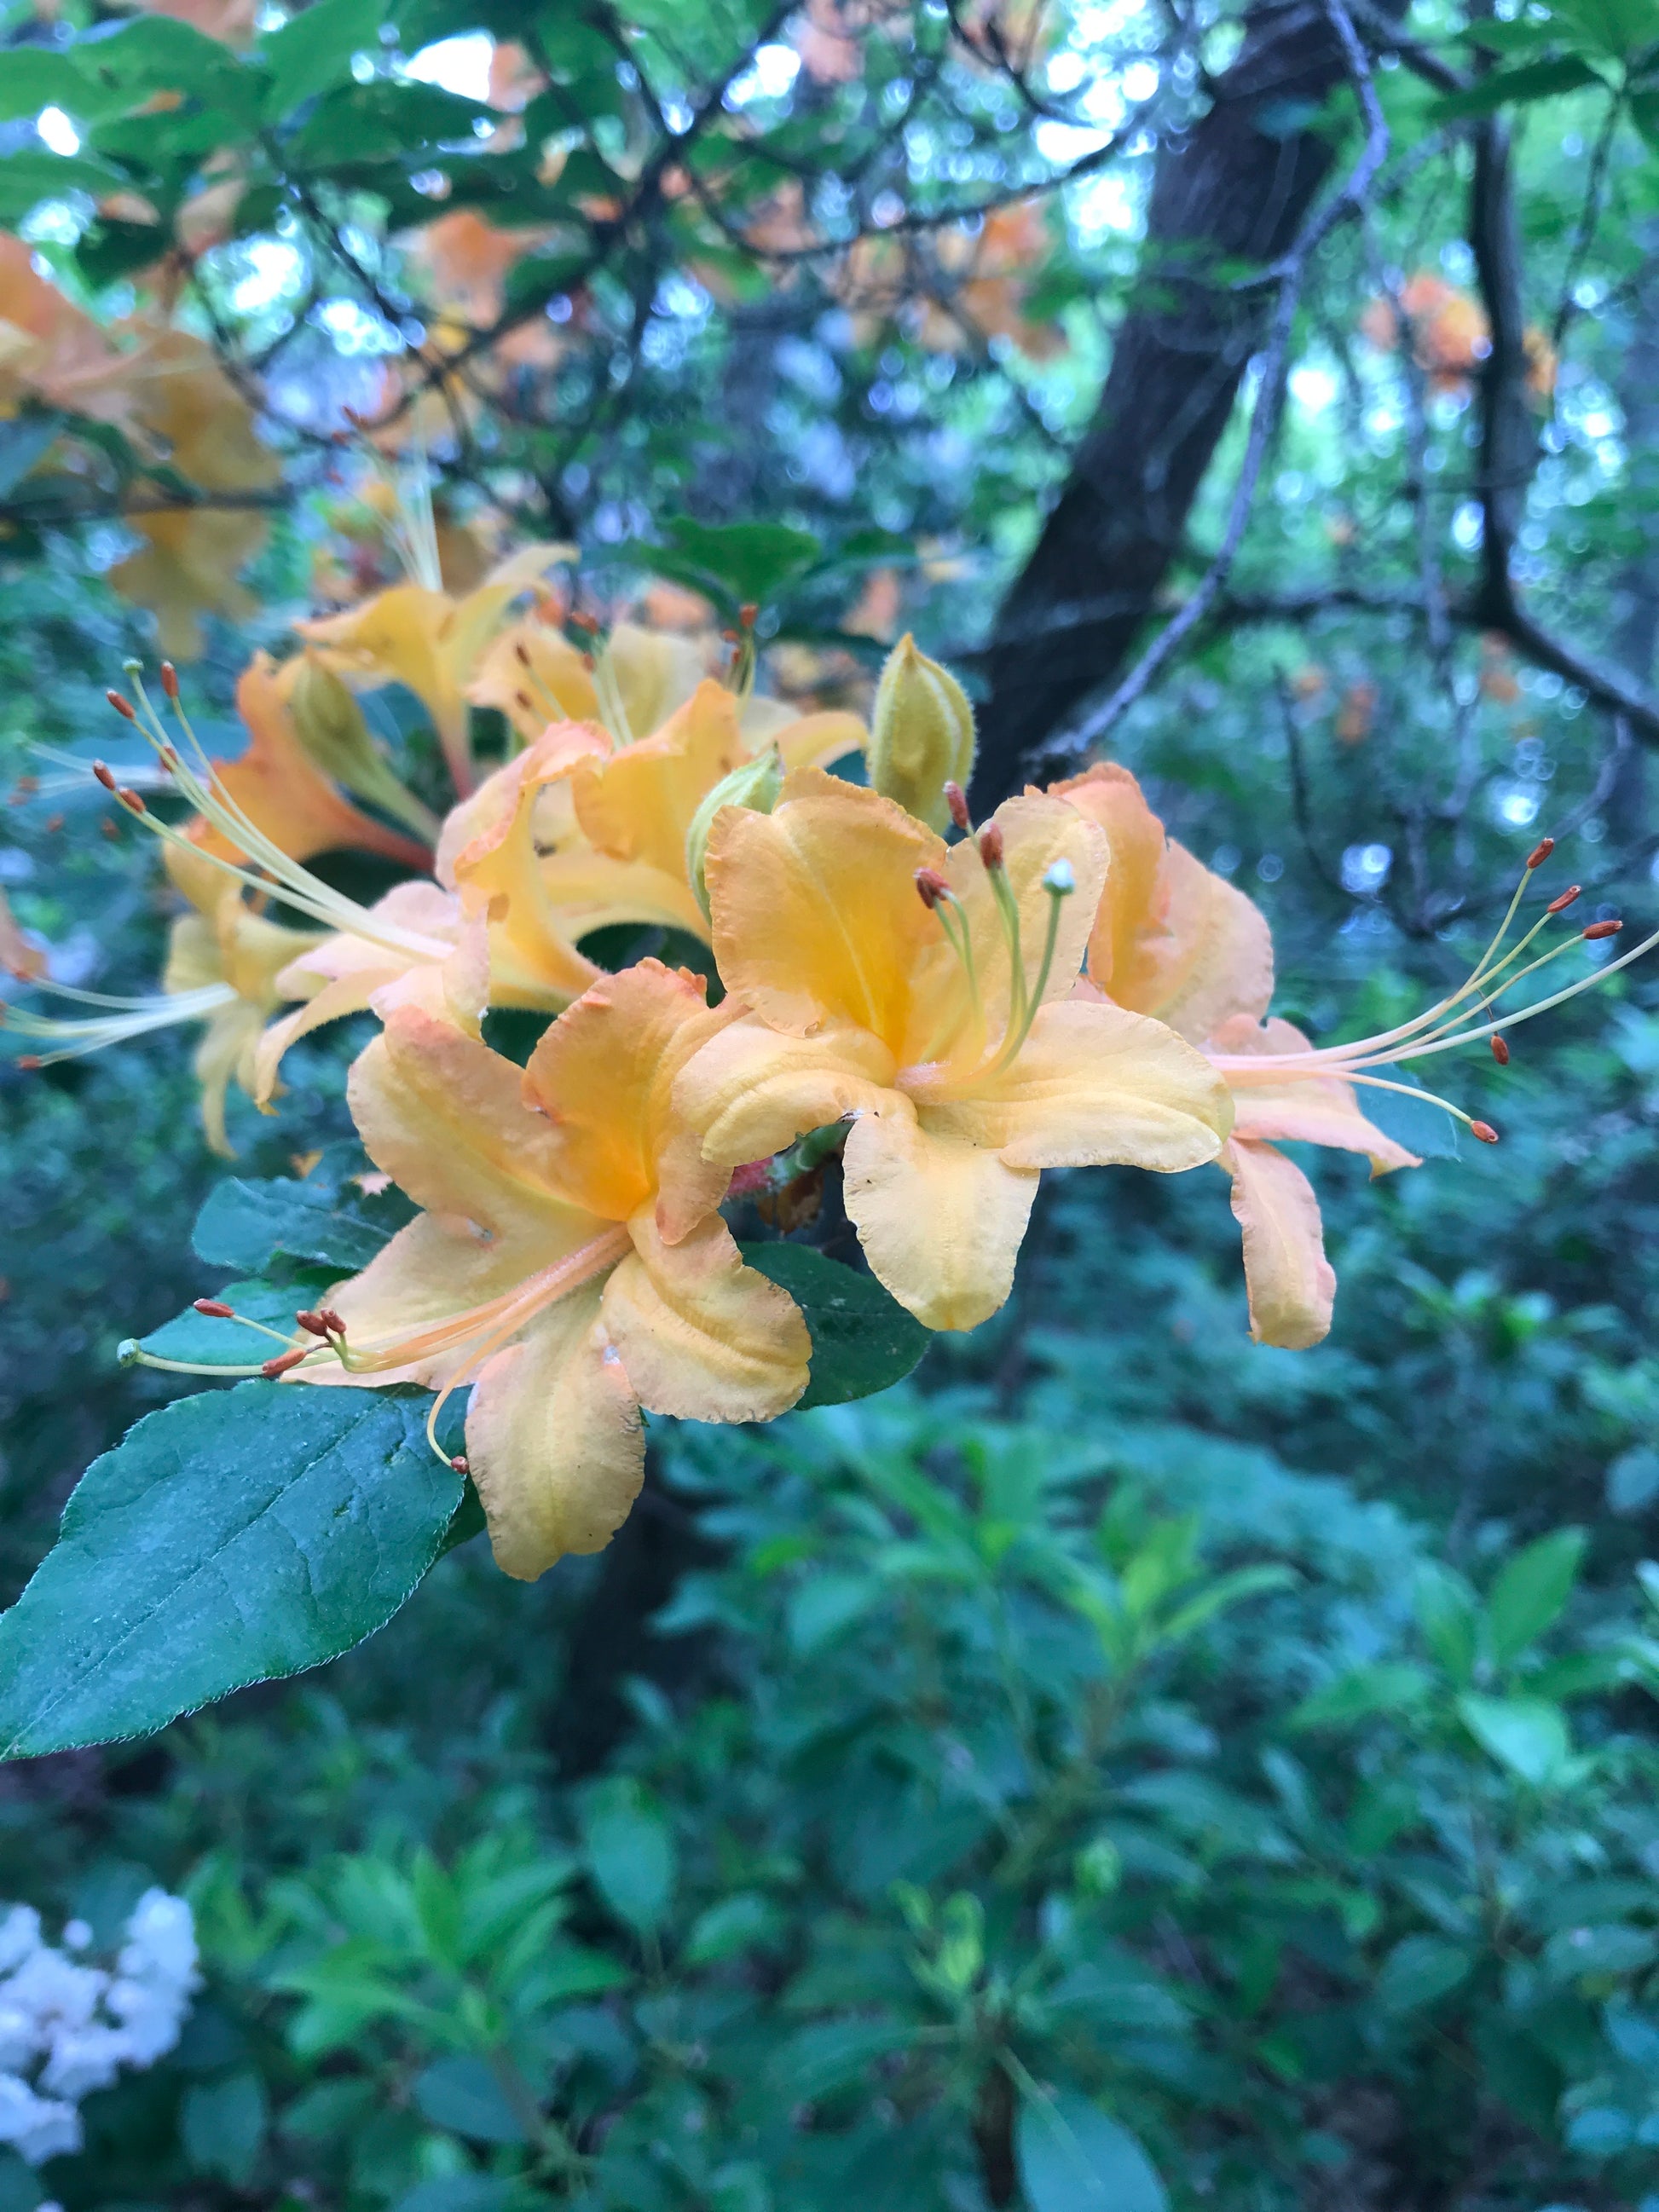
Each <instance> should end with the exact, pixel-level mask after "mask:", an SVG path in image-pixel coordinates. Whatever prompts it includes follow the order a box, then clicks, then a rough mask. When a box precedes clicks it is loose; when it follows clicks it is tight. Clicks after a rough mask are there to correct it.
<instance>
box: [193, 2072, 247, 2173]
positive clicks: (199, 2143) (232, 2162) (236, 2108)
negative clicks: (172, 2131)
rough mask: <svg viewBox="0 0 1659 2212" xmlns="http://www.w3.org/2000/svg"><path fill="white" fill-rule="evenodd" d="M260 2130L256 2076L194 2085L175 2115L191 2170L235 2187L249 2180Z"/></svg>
mask: <svg viewBox="0 0 1659 2212" xmlns="http://www.w3.org/2000/svg"><path fill="white" fill-rule="evenodd" d="M265 2126H266V2112H265V2093H264V2087H263V2086H262V2084H261V2082H260V2080H259V2077H258V2075H257V2074H233V2075H231V2076H230V2078H229V2080H228V2081H200V2082H197V2084H196V2086H195V2087H193V2088H191V2090H189V2091H188V2092H187V2093H186V2094H185V2101H184V2104H183V2105H182V2106H181V2107H180V2109H179V2138H180V2140H181V2141H182V2142H183V2144H184V2147H185V2152H186V2154H188V2156H189V2159H190V2162H191V2165H192V2166H194V2167H195V2168H196V2171H197V2172H198V2173H210V2174H215V2175H216V2176H217V2177H218V2179H220V2180H222V2181H228V2182H229V2183H231V2184H232V2185H233V2186H234V2187H237V2188H241V2187H245V2186H246V2184H247V2183H248V2182H249V2181H251V2180H252V2178H253V2169H254V2166H255V2165H256V2163H257V2162H258V2156H259V2152H260V2150H261V2148H262V2147H263V2146H264V2139H265Z"/></svg>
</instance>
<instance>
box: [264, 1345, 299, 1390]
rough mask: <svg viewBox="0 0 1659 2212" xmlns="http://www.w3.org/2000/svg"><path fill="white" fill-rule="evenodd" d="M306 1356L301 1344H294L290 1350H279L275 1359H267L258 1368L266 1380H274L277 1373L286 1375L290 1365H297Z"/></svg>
mask: <svg viewBox="0 0 1659 2212" xmlns="http://www.w3.org/2000/svg"><path fill="white" fill-rule="evenodd" d="M306 1357H307V1350H306V1347H305V1346H304V1345H303V1344H296V1345H295V1347H294V1349H293V1351H292V1352H278V1353H277V1355H276V1358H275V1359H267V1360H266V1362H265V1364H264V1366H263V1367H262V1368H261V1369H260V1370H259V1372H260V1374H261V1375H263V1376H264V1378H265V1380H266V1382H267V1383H274V1382H275V1381H276V1377H277V1376H279V1375H286V1374H287V1373H288V1371H289V1368H290V1367H297V1366H298V1365H299V1364H300V1362H301V1360H302V1359H304V1358H306Z"/></svg>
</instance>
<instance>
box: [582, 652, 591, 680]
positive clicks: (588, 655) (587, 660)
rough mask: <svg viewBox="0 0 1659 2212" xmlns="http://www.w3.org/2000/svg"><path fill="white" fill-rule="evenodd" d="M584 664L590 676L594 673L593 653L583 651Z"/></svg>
mask: <svg viewBox="0 0 1659 2212" xmlns="http://www.w3.org/2000/svg"><path fill="white" fill-rule="evenodd" d="M582 666H583V667H584V668H585V669H586V671H587V672H588V674H589V675H590V676H591V675H592V673H593V668H594V660H593V656H592V653H583V655H582Z"/></svg>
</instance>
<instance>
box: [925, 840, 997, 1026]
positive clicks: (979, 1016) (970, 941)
mask: <svg viewBox="0 0 1659 2212" xmlns="http://www.w3.org/2000/svg"><path fill="white" fill-rule="evenodd" d="M916 890H917V893H918V895H919V896H920V897H921V902H922V904H923V905H924V906H925V907H926V908H927V910H928V912H929V913H930V914H935V915H938V916H939V927H940V928H941V929H942V930H943V931H944V932H945V942H946V943H947V944H948V945H950V948H951V951H952V952H954V953H955V954H956V956H957V959H958V960H959V961H960V962H961V963H962V967H963V974H964V975H966V976H967V978H968V996H969V1001H970V1002H971V1004H972V1006H973V1009H974V1019H975V1021H976V1022H977V1023H978V1024H980V1026H981V1028H982V1027H983V1026H984V1022H985V1009H984V1006H983V1005H982V1003H981V999H980V995H979V969H978V968H977V966H976V965H975V960H974V933H973V931H972V930H971V929H970V928H969V926H968V917H967V915H965V914H964V913H963V910H962V903H961V902H960V900H959V899H958V898H957V895H956V893H955V892H954V891H953V890H951V886H950V884H948V883H947V882H946V881H945V878H944V877H943V876H942V875H940V873H939V870H938V869H937V868H918V869H917V870H916Z"/></svg>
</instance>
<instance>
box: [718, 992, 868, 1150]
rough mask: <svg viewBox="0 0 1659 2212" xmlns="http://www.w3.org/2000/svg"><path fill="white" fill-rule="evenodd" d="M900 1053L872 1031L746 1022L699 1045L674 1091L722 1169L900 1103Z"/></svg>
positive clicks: (742, 1021)
mask: <svg viewBox="0 0 1659 2212" xmlns="http://www.w3.org/2000/svg"><path fill="white" fill-rule="evenodd" d="M896 1073H897V1067H896V1062H895V1060H894V1058H893V1055H892V1054H891V1053H890V1051H889V1050H888V1049H887V1047H886V1046H885V1045H884V1044H883V1043H882V1042H881V1040H880V1038H879V1037H874V1036H871V1034H870V1032H869V1031H868V1030H855V1029H849V1028H847V1027H845V1026H842V1027H839V1028H836V1029H833V1030H822V1031H820V1033H819V1034H818V1035H817V1036H810V1037H797V1036H790V1035H789V1034H788V1033H787V1031H785V1030H771V1029H768V1028H767V1026H766V1024H764V1023H763V1022H759V1021H756V1020H755V1019H754V1018H752V1017H747V1016H745V1017H744V1018H743V1019H742V1020H740V1021H735V1022H733V1023H732V1024H731V1025H730V1027H729V1028H726V1029H723V1030H720V1031H718V1032H717V1033H716V1034H715V1035H714V1036H711V1037H710V1038H709V1039H708V1041H707V1042H705V1043H703V1044H701V1045H699V1047H698V1048H697V1050H696V1053H695V1054H693V1056H692V1057H691V1058H690V1060H688V1061H687V1062H686V1064H685V1066H684V1069H683V1071H682V1072H681V1074H680V1077H679V1079H678V1082H677V1083H676V1085H675V1086H674V1104H675V1107H676V1109H678V1112H679V1113H680V1114H682V1115H684V1118H685V1120H686V1121H688V1122H689V1123H690V1125H691V1126H692V1127H693V1128H695V1129H697V1130H699V1131H700V1132H701V1133H702V1145H703V1150H704V1152H705V1153H706V1154H707V1156H708V1158H710V1159H711V1160H717V1161H718V1162H719V1163H720V1166H721V1168H722V1169H729V1168H734V1167H740V1166H741V1165H742V1164H743V1163H744V1161H745V1160H760V1159H767V1158H770V1156H771V1155H772V1153H774V1152H781V1151H782V1149H783V1147H784V1146H786V1145H791V1144H793V1142H794V1140H795V1139H796V1138H797V1137H799V1136H804V1135H805V1133H806V1131H807V1130H809V1129H821V1128H824V1127H827V1126H828V1125H829V1123H830V1122H831V1121H840V1120H841V1118H842V1115H845V1114H849V1113H854V1112H861V1111H864V1110H866V1109H875V1108H880V1107H883V1106H884V1105H888V1104H890V1103H893V1102H894V1099H895V1097H896V1094H895V1092H894V1091H893V1088H892V1085H893V1080H894V1077H895V1075H896Z"/></svg>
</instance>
